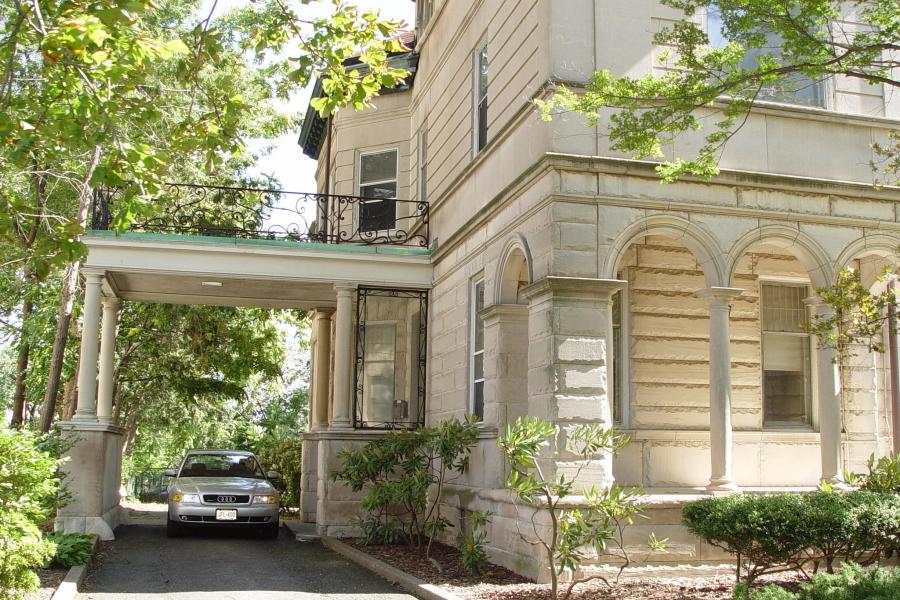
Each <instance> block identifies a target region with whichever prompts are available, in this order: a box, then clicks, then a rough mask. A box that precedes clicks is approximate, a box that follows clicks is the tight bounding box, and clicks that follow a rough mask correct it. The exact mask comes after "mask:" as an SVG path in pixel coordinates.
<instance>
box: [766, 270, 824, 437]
mask: <svg viewBox="0 0 900 600" xmlns="http://www.w3.org/2000/svg"><path fill="white" fill-rule="evenodd" d="M808 295H809V289H808V288H807V286H804V285H790V284H778V283H760V314H761V319H762V363H763V364H762V366H763V423H764V425H767V426H776V427H777V426H791V425H794V426H798V425H799V426H802V425H808V424H809V423H810V406H811V395H812V393H811V390H812V385H811V360H810V349H811V339H810V336H809V334H808V333H806V331H805V326H806V324H807V323H808V319H809V316H808V311H807V307H806V304H805V303H804V301H803V300H804V298H806V297H807V296H808Z"/></svg>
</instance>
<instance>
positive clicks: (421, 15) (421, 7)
mask: <svg viewBox="0 0 900 600" xmlns="http://www.w3.org/2000/svg"><path fill="white" fill-rule="evenodd" d="M433 13H434V0H416V28H417V29H418V31H419V35H421V34H422V32H423V31H425V28H426V27H428V22H429V21H431V15H432V14H433Z"/></svg>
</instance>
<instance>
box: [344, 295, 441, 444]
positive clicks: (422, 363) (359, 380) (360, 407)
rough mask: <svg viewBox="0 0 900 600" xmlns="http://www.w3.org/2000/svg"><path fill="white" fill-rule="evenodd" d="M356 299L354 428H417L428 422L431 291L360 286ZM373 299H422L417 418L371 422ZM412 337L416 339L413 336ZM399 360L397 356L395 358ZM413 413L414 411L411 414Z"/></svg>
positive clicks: (418, 331)
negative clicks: (369, 365)
mask: <svg viewBox="0 0 900 600" xmlns="http://www.w3.org/2000/svg"><path fill="white" fill-rule="evenodd" d="M356 298H357V302H356V364H355V369H354V371H355V383H354V389H355V394H354V402H353V427H354V428H356V429H382V430H392V429H416V428H418V427H422V426H423V425H425V397H426V392H427V389H426V377H427V374H428V353H427V349H428V291H427V290H404V289H386V288H370V287H360V288H358V289H357V296H356ZM371 298H394V299H407V300H411V301H417V302H418V327H417V329H416V330H415V332H414V333H415V338H414V340H415V346H414V348H410V351H412V350H413V349H414V350H415V351H416V352H417V356H416V357H415V361H414V367H415V369H416V388H415V397H414V398H410V399H409V402H410V403H412V402H415V407H416V410H415V418H414V419H411V418H409V414H408V415H407V418H406V419H396V420H382V421H371V420H368V419H366V414H365V402H366V400H367V399H366V397H365V396H366V389H365V372H366V370H365V369H366V321H367V313H366V310H367V308H368V303H369V300H370V299H371ZM410 339H413V338H412V336H410ZM395 360H396V359H395ZM410 414H411V413H410Z"/></svg>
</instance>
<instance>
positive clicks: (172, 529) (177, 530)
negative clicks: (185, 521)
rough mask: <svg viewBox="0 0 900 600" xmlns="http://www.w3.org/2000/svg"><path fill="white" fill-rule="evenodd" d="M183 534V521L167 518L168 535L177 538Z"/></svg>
mask: <svg viewBox="0 0 900 600" xmlns="http://www.w3.org/2000/svg"><path fill="white" fill-rule="evenodd" d="M182 535H184V529H183V528H182V527H181V523H179V522H177V521H172V520H171V519H166V537H170V538H177V537H181V536H182Z"/></svg>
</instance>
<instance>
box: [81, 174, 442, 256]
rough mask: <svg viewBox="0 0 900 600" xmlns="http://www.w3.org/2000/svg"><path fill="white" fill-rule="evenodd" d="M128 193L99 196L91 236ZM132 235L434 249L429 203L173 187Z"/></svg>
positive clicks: (108, 224)
mask: <svg viewBox="0 0 900 600" xmlns="http://www.w3.org/2000/svg"><path fill="white" fill-rule="evenodd" d="M129 193H133V192H132V191H130V190H129V189H128V188H122V189H99V190H96V191H95V192H94V201H93V208H92V216H91V229H92V230H94V231H108V230H110V229H111V228H112V225H113V223H114V218H115V217H116V215H117V212H116V205H117V203H121V202H122V200H123V199H124V198H125V197H126V196H127V195H128V194H129ZM162 197H163V198H164V201H161V202H160V203H159V204H158V206H150V207H149V208H150V210H149V211H148V212H147V214H144V215H141V216H138V217H137V218H136V219H135V220H133V222H132V223H131V224H130V226H129V227H128V230H129V231H133V232H144V233H166V234H181V235H193V236H206V237H222V238H241V239H259V240H284V241H289V242H290V241H293V242H306V243H320V244H357V245H366V246H374V245H381V246H404V247H413V248H428V247H429V243H430V240H429V229H428V203H427V202H418V201H412V200H398V199H395V198H368V197H362V196H347V195H339V194H314V193H306V192H288V191H284V190H272V189H264V188H251V187H231V186H213V185H193V184H185V183H169V184H166V185H165V191H164V193H163V194H162Z"/></svg>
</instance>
